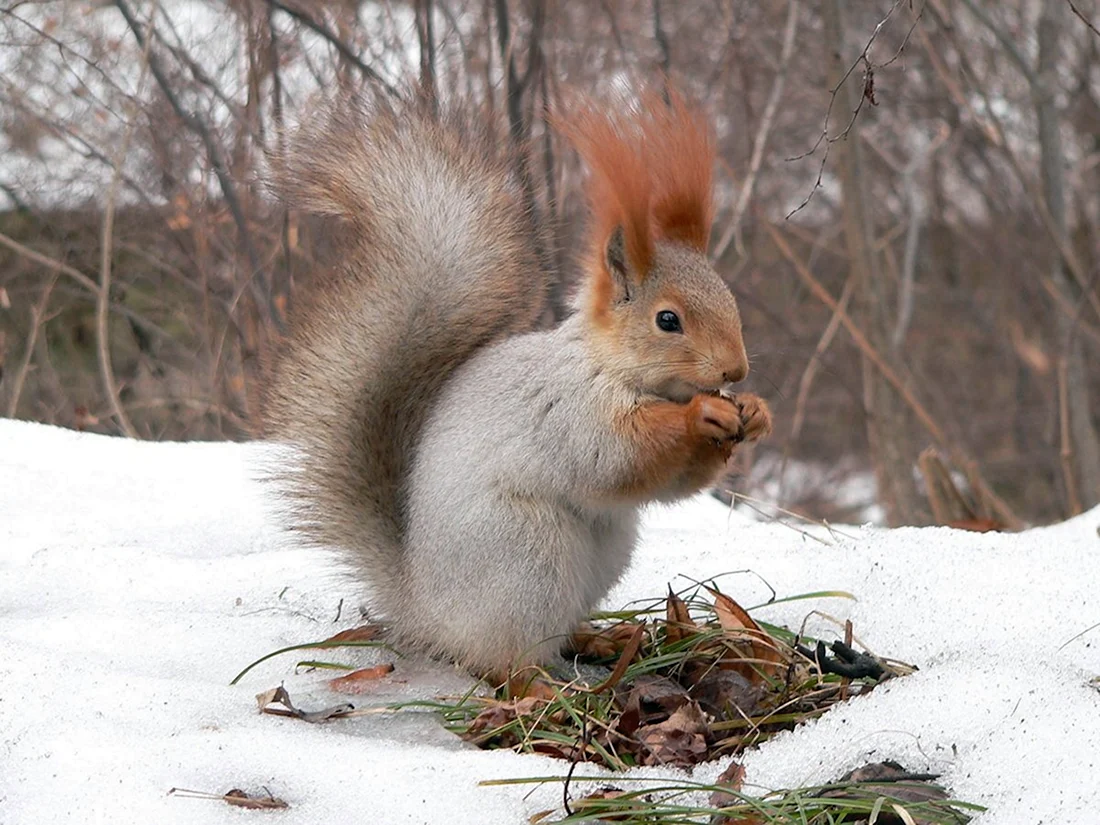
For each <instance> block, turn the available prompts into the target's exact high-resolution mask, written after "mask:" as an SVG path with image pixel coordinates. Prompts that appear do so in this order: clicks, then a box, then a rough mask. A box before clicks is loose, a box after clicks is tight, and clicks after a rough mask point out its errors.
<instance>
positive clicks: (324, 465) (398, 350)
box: [262, 89, 771, 678]
mask: <svg viewBox="0 0 1100 825" xmlns="http://www.w3.org/2000/svg"><path fill="white" fill-rule="evenodd" d="M438 109H439V104H438V103H437V102H436V101H435V100H434V99H433V100H430V101H429V100H427V99H426V96H425V95H423V94H412V95H407V96H405V97H402V98H400V99H398V100H396V101H381V100H375V101H373V102H369V101H368V102H363V101H359V102H356V103H346V102H345V103H342V104H341V105H340V106H338V107H334V108H333V109H331V110H330V111H328V113H327V114H326V115H325V116H324V117H321V118H317V119H315V120H313V121H312V122H310V123H307V124H306V125H304V126H302V127H300V131H299V132H298V134H297V137H296V138H294V139H292V140H291V142H290V148H289V149H287V150H286V151H285V153H284V154H283V155H282V156H280V157H278V158H276V163H275V186H276V189H277V192H278V193H279V194H280V195H281V197H282V199H283V201H284V203H286V204H287V205H288V206H289V207H290V208H293V209H296V210H301V211H304V212H310V213H313V214H315V215H320V216H327V217H329V218H335V219H336V221H337V224H338V225H339V226H340V227H342V230H341V232H342V236H343V238H344V244H343V247H342V250H341V254H340V257H339V260H338V262H337V264H336V265H335V267H333V269H332V271H331V272H329V273H328V278H327V283H326V284H324V285H322V286H321V287H320V288H318V289H317V290H316V294H314V295H312V296H310V300H311V305H310V306H308V307H306V308H305V309H303V310H302V311H300V312H299V313H298V316H297V317H296V318H292V319H291V320H292V327H291V332H290V333H289V336H288V338H287V339H286V340H285V342H284V343H283V345H282V352H281V353H280V354H279V355H278V356H277V357H276V358H275V360H274V363H273V365H272V368H271V372H270V379H269V381H268V382H267V385H266V387H265V396H266V397H265V399H264V404H263V413H262V418H263V428H264V433H265V435H266V436H267V437H268V438H269V439H273V440H277V441H280V442H285V443H289V444H290V445H293V447H294V453H293V456H292V457H291V458H290V459H288V460H287V463H286V464H285V466H282V467H281V469H278V470H276V475H277V481H278V482H279V483H280V484H281V486H282V489H283V491H284V493H285V497H284V500H286V501H289V503H290V508H289V510H290V518H291V522H292V527H294V528H296V529H298V530H300V531H301V532H302V533H304V534H305V536H306V537H307V538H308V539H310V540H311V541H314V542H317V543H318V544H321V545H325V546H328V547H334V548H337V549H339V550H340V551H342V553H343V556H344V558H346V559H347V561H348V562H349V563H350V564H351V566H352V567H353V568H354V569H355V571H356V572H357V574H358V576H359V578H361V579H362V580H364V583H365V584H366V585H367V587H368V589H369V591H370V597H369V604H370V605H371V606H372V610H374V609H376V610H377V611H379V612H380V613H381V614H382V615H383V616H384V617H385V619H386V621H387V624H388V626H389V628H390V633H391V634H392V635H393V638H394V641H395V643H396V644H398V645H399V646H401V645H404V646H407V647H413V648H416V649H420V650H424V651H426V652H428V653H430V654H433V655H436V656H443V657H448V658H450V659H452V660H454V661H456V662H457V663H458V664H459V665H461V666H465V667H466V668H468V669H469V670H471V671H473V672H474V673H477V674H479V675H483V676H490V677H492V678H507V675H508V673H509V672H511V670H512V669H513V668H517V667H522V666H526V665H532V664H548V663H552V662H553V661H555V660H556V659H557V657H558V656H559V655H560V652H561V649H562V648H563V646H564V644H565V643H566V641H567V640H568V639H569V637H570V634H571V633H572V631H574V630H575V629H576V628H577V627H578V626H579V625H581V623H582V622H583V620H584V619H585V618H586V617H587V615H588V613H589V612H590V611H591V610H592V609H593V608H594V607H595V606H596V604H597V603H598V602H599V601H600V600H601V598H603V597H604V596H605V595H606V594H607V592H608V591H609V590H610V588H611V587H612V585H614V584H615V582H616V581H617V580H618V579H619V578H620V576H621V574H622V573H623V571H624V569H625V568H626V566H627V564H628V562H629V561H630V557H631V553H632V550H633V548H634V545H635V541H636V537H637V532H638V520H639V511H640V510H641V508H642V506H643V505H645V504H647V503H649V502H656V501H664V502H668V501H674V500H676V499H681V498H684V497H686V496H689V495H692V494H695V493H697V492H699V491H700V490H703V489H705V488H707V487H708V486H710V485H712V484H713V483H714V482H715V481H716V480H717V479H718V477H720V476H721V475H722V473H723V472H724V469H725V467H726V464H727V460H728V459H729V458H730V455H731V453H732V451H733V449H734V447H735V446H736V445H737V444H739V443H741V442H743V441H753V440H756V439H758V438H761V437H762V436H765V435H766V434H768V433H769V432H770V430H771V417H770V413H769V411H768V408H767V406H766V404H765V402H764V401H763V400H762V399H761V398H760V397H758V396H756V395H752V394H736V395H730V394H726V393H725V390H726V388H727V387H728V385H729V384H732V383H735V382H738V381H741V380H743V379H744V378H745V376H746V375H747V374H748V371H749V364H748V358H747V355H746V352H745V346H744V342H743V340H742V332H741V320H740V316H739V313H738V307H737V303H736V301H735V299H734V297H733V295H732V293H731V292H730V290H729V288H728V287H727V286H726V284H725V283H724V282H723V281H722V280H721V278H720V277H719V276H718V275H717V273H716V272H715V270H714V269H713V267H712V266H711V264H710V262H709V260H708V258H707V255H706V248H707V241H708V236H709V234H710V228H711V223H712V219H713V206H712V175H713V165H714V162H715V141H714V137H713V133H712V131H711V129H710V127H709V124H708V122H707V121H706V119H705V118H704V117H703V116H702V115H701V114H700V113H699V111H698V110H697V109H696V108H694V107H692V106H691V105H689V104H688V103H687V102H686V100H685V99H684V98H683V96H682V95H681V94H680V93H679V92H677V91H676V90H674V89H672V90H669V91H667V92H666V93H665V94H664V95H661V94H658V93H656V92H653V91H648V92H645V93H643V94H642V95H641V96H640V98H639V101H638V102H637V104H636V105H633V106H630V105H625V104H624V105H622V106H620V107H617V108H616V107H605V108H599V107H597V106H596V105H595V104H593V103H587V104H584V105H581V106H579V107H577V111H575V112H573V113H571V114H570V115H568V116H564V117H558V118H556V119H555V122H554V125H555V128H556V129H557V130H558V131H559V132H560V133H561V134H563V135H564V136H565V137H566V138H567V139H568V140H569V141H570V142H571V144H572V145H573V147H575V149H576V150H577V152H578V153H579V155H580V157H581V159H582V160H583V161H584V163H585V165H586V166H587V170H588V177H587V182H586V193H587V196H588V201H589V204H590V211H591V220H590V226H589V229H588V234H587V243H586V245H585V247H584V249H585V251H584V252H583V255H582V257H581V259H580V261H579V265H580V268H581V272H580V275H581V286H580V288H579V291H578V294H577V296H576V299H575V301H574V307H573V312H572V314H571V315H569V316H568V317H567V318H566V319H565V320H564V321H562V322H560V323H559V324H558V325H557V326H556V327H554V328H551V329H545V328H541V326H540V318H541V317H542V315H543V308H544V304H545V295H546V293H547V281H548V274H547V273H546V272H545V271H544V268H543V267H542V265H541V264H540V256H539V254H538V243H539V238H540V237H541V236H540V232H541V231H542V230H541V228H540V226H538V222H537V221H536V220H535V217H534V216H533V215H532V214H531V210H530V209H526V208H525V206H524V204H525V202H526V201H525V198H524V193H523V188H522V185H521V180H520V179H519V178H518V176H517V173H516V171H515V170H516V165H515V163H514V162H513V161H514V157H513V156H512V150H510V149H509V148H507V145H508V144H510V143H511V141H507V140H499V139H498V138H497V135H496V134H495V133H494V131H493V129H492V128H490V127H488V126H487V125H485V123H484V121H485V120H486V119H485V118H481V119H480V120H481V121H482V122H480V123H479V122H475V121H477V120H478V119H476V118H473V117H471V116H470V113H469V112H467V113H466V114H465V115H464V114H463V113H462V112H461V111H442V112H440V111H438Z"/></svg>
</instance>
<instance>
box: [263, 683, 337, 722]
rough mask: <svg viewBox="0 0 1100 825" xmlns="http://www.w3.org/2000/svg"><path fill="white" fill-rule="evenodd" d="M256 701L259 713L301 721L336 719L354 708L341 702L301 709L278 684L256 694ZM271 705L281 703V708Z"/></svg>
mask: <svg viewBox="0 0 1100 825" xmlns="http://www.w3.org/2000/svg"><path fill="white" fill-rule="evenodd" d="M256 703H257V704H258V705H259V706H260V712H261V713H267V714H270V715H272V716H292V717H294V718H295V719H301V720H302V721H303V722H311V723H317V722H326V721H328V720H329V719H337V718H339V717H341V716H346V715H348V714H349V713H351V712H352V711H353V710H355V706H354V705H351V704H348V703H346V702H345V703H343V704H339V705H333V706H332V707H327V708H322V709H321V710H301V709H299V708H296V707H294V702H293V701H292V700H291V698H290V694H289V693H287V692H286V688H284V687H283V686H282V685H279V687H277V688H272V689H271V690H265V691H264V692H263V693H257V694H256ZM272 705H282V706H283V707H282V708H275V707H271V706H272Z"/></svg>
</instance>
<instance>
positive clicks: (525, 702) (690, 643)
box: [449, 587, 904, 769]
mask: <svg viewBox="0 0 1100 825" xmlns="http://www.w3.org/2000/svg"><path fill="white" fill-rule="evenodd" d="M704 592H705V593H707V594H709V596H710V597H711V599H710V600H709V601H708V600H707V599H705V598H700V594H702V593H704ZM621 616H622V614H619V617H620V620H619V621H616V622H613V623H609V624H606V625H604V626H602V627H601V626H599V625H595V624H586V625H585V626H584V627H583V628H581V629H580V630H579V631H578V632H577V633H576V634H575V635H574V637H573V646H574V649H575V654H576V655H577V656H578V657H579V658H587V659H591V658H592V657H594V656H595V657H597V658H599V659H600V660H601V661H602V662H603V664H604V665H605V666H606V667H609V668H611V671H610V673H609V675H608V676H607V677H606V678H604V679H602V680H600V681H598V683H597V684H595V686H591V687H586V686H583V685H581V684H580V683H579V682H577V681H573V682H569V683H564V682H560V681H557V682H556V681H554V680H553V679H552V678H551V677H550V676H549V675H548V674H545V673H543V674H541V675H539V676H537V678H534V679H528V681H533V682H534V683H537V685H538V686H539V687H540V689H539V690H537V691H527V692H526V693H516V692H513V693H512V694H510V695H505V696H502V697H497V698H490V699H485V698H479V699H475V700H470V701H469V702H468V703H467V704H466V705H463V706H458V707H456V708H454V709H453V710H454V713H453V714H452V715H450V716H449V722H450V723H451V724H452V726H454V727H456V728H457V729H459V730H460V731H461V732H462V735H463V738H465V739H466V740H467V741H470V742H473V743H475V744H477V745H478V746H480V747H483V748H510V749H513V750H517V751H526V752H536V753H545V754H549V755H552V756H559V757H561V758H564V759H567V760H570V761H574V762H576V761H586V762H592V761H594V762H597V763H601V764H604V765H605V766H607V767H611V768H613V769H625V768H628V767H631V766H635V765H674V766H683V767H686V766H690V765H695V764H698V763H700V762H705V761H709V760H712V759H716V758H718V757H720V756H724V755H729V754H733V755H736V754H739V753H741V752H742V751H743V750H745V749H746V748H748V747H752V746H753V745H756V744H759V743H760V742H762V741H764V740H766V739H767V738H768V737H770V736H772V735H774V734H775V733H777V732H779V731H782V730H790V729H791V728H793V727H795V726H796V725H797V724H799V723H800V722H801V721H803V720H804V719H808V718H813V717H815V716H818V715H820V714H821V713H823V712H824V711H825V710H826V709H827V708H828V707H830V706H831V705H832V704H835V703H836V702H838V701H843V700H844V699H846V698H848V697H849V696H858V695H859V694H860V693H862V692H866V691H867V690H870V689H871V688H873V686H874V684H876V683H877V681H879V680H881V679H883V678H888V677H889V676H891V675H894V673H895V671H894V670H893V669H891V668H890V667H888V666H887V665H886V664H885V663H884V662H882V661H880V660H879V659H877V658H875V657H874V656H871V655H870V654H868V653H865V652H860V651H857V650H855V649H854V648H853V647H852V646H851V645H850V644H847V645H846V644H844V643H843V642H836V643H834V644H832V645H831V646H830V647H826V646H825V645H823V644H818V645H817V647H816V649H811V648H808V647H805V646H803V644H802V643H801V641H802V640H801V639H800V638H799V637H797V636H795V635H794V634H791V633H789V632H785V631H780V630H778V629H776V628H769V627H766V626H763V625H761V624H760V623H758V622H757V621H755V620H754V619H753V618H752V617H751V616H750V615H749V613H748V611H746V610H745V609H744V608H743V607H742V606H741V605H739V604H738V603H737V602H736V601H735V600H734V599H733V598H731V597H730V596H728V595H726V594H724V593H721V592H720V591H718V590H717V589H716V588H712V587H705V588H700V590H699V591H697V593H696V594H694V595H693V596H691V597H690V598H688V599H686V600H685V598H683V597H682V596H680V595H678V594H675V593H672V592H670V593H669V594H668V597H667V598H666V599H665V600H664V604H663V605H661V606H660V609H659V610H658V609H653V610H650V611H647V612H646V613H645V614H644V615H643V614H637V615H635V616H633V617H632V618H631V620H629V621H622V620H621ZM849 639H850V636H849ZM807 641H808V642H809V643H810V644H814V642H813V641H810V640H807ZM902 670H904V668H902ZM597 678H598V677H597ZM518 681H519V680H518V677H515V676H514V677H513V679H512V682H513V683H515V682H518ZM517 695H523V696H525V698H516V696H517ZM462 711H465V713H466V714H467V715H466V716H465V717H464V718H463V717H462V715H461V712H462ZM463 722H464V724H463Z"/></svg>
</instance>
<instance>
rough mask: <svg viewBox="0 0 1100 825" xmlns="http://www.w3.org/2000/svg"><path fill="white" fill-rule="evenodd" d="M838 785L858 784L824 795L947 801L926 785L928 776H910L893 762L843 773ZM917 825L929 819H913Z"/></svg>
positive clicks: (889, 818) (886, 818) (888, 818)
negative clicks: (843, 783) (857, 784)
mask: <svg viewBox="0 0 1100 825" xmlns="http://www.w3.org/2000/svg"><path fill="white" fill-rule="evenodd" d="M840 781H841V782H859V783H860V785H859V787H858V788H840V789H837V790H835V791H827V792H826V793H825V794H824V795H825V796H828V797H835V798H838V799H853V798H854V799H860V798H863V796H864V795H867V794H871V795H872V796H874V795H878V794H882V795H889V796H891V797H893V798H894V799H899V800H901V801H903V802H913V803H917V802H935V801H938V800H944V799H947V794H946V793H944V791H943V789H942V788H938V787H936V786H935V785H932V784H930V783H929V776H928V774H911V773H909V772H908V771H906V770H905V768H903V767H902V766H901V765H899V764H898V763H897V762H871V763H869V764H867V765H864V766H863V767H861V768H856V769H855V770H854V771H850V772H849V773H846V774H844V776H842V777H841V778H840ZM879 821H880V822H882V823H883V824H884V825H887V824H889V825H893V823H900V822H901V819H900V818H899V817H897V816H895V815H893V814H889V815H883V816H881V817H880V818H879ZM914 821H916V822H917V823H918V825H926V823H928V822H929V820H927V819H924V818H922V817H919V816H915V817H914Z"/></svg>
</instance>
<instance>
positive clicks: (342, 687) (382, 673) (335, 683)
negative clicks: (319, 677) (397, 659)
mask: <svg viewBox="0 0 1100 825" xmlns="http://www.w3.org/2000/svg"><path fill="white" fill-rule="evenodd" d="M391 673H393V665H392V664H391V663H389V662H385V663H383V664H380V665H375V666H374V667H365V668H361V669H359V670H353V671H352V672H351V673H348V674H347V675H345V676H337V677H336V678H335V679H329V680H328V685H329V687H330V688H332V689H333V690H334V691H336V692H337V693H353V694H354V693H367V692H369V691H371V690H373V689H374V686H375V683H377V682H378V680H379V679H384V678H385V677H386V676H388V675H389V674H391Z"/></svg>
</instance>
